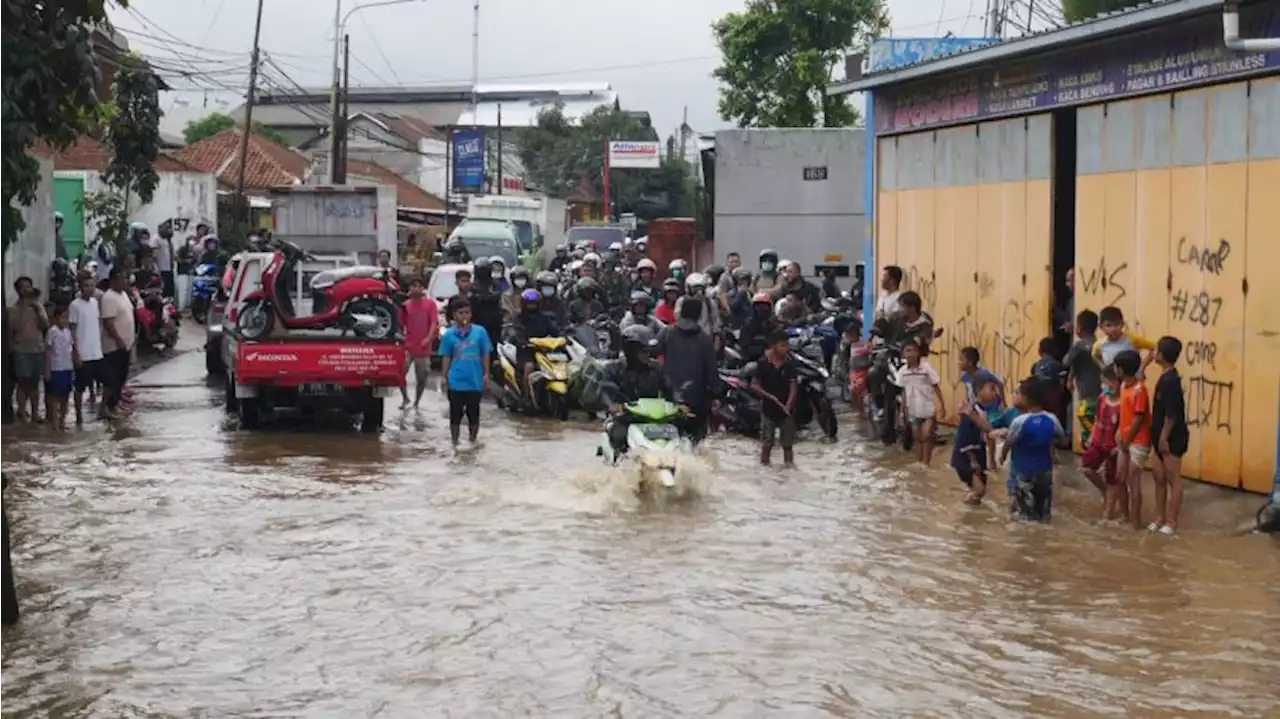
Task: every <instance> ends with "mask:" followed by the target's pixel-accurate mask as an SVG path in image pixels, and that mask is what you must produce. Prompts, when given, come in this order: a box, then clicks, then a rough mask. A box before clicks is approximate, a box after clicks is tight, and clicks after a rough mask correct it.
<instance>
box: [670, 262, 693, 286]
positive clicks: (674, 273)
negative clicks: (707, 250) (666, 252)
mask: <svg viewBox="0 0 1280 719" xmlns="http://www.w3.org/2000/svg"><path fill="white" fill-rule="evenodd" d="M688 276H689V263H688V262H685V261H684V260H681V259H679V258H677V259H674V260H672V261H671V262H669V263H668V264H667V279H672V280H675V281H677V282H679V283H680V286H681V287H683V286H684V280H685V278H686V277H688Z"/></svg>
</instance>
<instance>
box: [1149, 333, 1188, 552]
mask: <svg viewBox="0 0 1280 719" xmlns="http://www.w3.org/2000/svg"><path fill="white" fill-rule="evenodd" d="M1155 355H1156V364H1158V365H1160V368H1161V369H1162V370H1163V372H1162V373H1161V375H1160V379H1159V380H1158V381H1157V382H1156V395H1155V401H1154V406H1153V407H1152V410H1151V435H1152V436H1153V437H1155V438H1156V443H1155V450H1156V463H1155V467H1154V471H1153V473H1152V474H1153V475H1154V477H1155V481H1156V521H1154V522H1152V523H1151V524H1150V526H1148V527H1147V529H1148V530H1150V531H1153V532H1154V531H1158V532H1160V533H1161V534H1167V535H1172V534H1174V533H1175V532H1176V531H1177V527H1178V514H1179V512H1180V511H1181V510H1182V457H1183V455H1185V454H1186V453H1187V443H1188V442H1189V441H1190V440H1191V435H1190V432H1189V431H1188V429H1187V406H1186V398H1185V397H1183V395H1182V378H1181V377H1180V376H1179V375H1178V368H1177V367H1176V366H1175V365H1176V364H1177V362H1178V357H1180V356H1181V355H1182V342H1180V341H1179V340H1178V339H1177V338H1176V337H1161V338H1160V341H1159V342H1156V353H1155Z"/></svg>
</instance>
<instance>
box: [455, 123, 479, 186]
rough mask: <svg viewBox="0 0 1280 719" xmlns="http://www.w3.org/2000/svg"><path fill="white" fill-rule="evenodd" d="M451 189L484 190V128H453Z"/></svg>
mask: <svg viewBox="0 0 1280 719" xmlns="http://www.w3.org/2000/svg"><path fill="white" fill-rule="evenodd" d="M451 142H452V143H453V191H454V192H462V193H467V192H484V130H454V131H453V138H452V140H451Z"/></svg>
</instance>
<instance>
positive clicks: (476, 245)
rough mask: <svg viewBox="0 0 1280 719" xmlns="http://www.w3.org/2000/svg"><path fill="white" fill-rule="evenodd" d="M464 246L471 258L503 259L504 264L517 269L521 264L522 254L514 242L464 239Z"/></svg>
mask: <svg viewBox="0 0 1280 719" xmlns="http://www.w3.org/2000/svg"><path fill="white" fill-rule="evenodd" d="M462 244H463V245H464V246H466V248H467V254H468V255H471V257H472V258H473V259H474V258H477V257H501V258H502V263H503V264H504V265H506V266H507V267H515V266H516V265H518V264H520V252H519V250H518V249H516V243H515V242H513V241H510V240H508V241H506V242H503V241H502V240H490V239H474V238H467V237H464V238H462Z"/></svg>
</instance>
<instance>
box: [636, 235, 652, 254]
mask: <svg viewBox="0 0 1280 719" xmlns="http://www.w3.org/2000/svg"><path fill="white" fill-rule="evenodd" d="M636 252H639V253H640V256H641V257H648V256H649V238H648V237H641V238H640V239H638V240H636Z"/></svg>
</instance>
